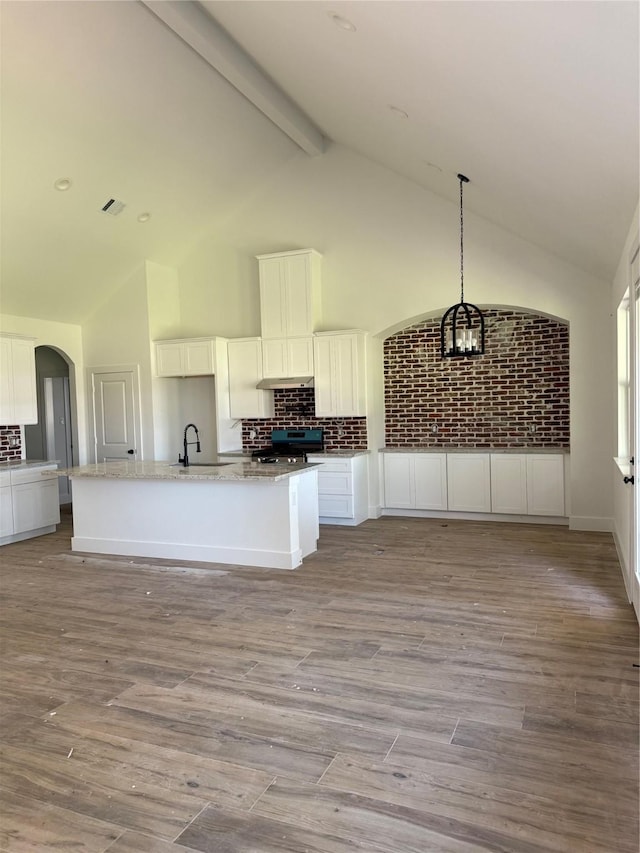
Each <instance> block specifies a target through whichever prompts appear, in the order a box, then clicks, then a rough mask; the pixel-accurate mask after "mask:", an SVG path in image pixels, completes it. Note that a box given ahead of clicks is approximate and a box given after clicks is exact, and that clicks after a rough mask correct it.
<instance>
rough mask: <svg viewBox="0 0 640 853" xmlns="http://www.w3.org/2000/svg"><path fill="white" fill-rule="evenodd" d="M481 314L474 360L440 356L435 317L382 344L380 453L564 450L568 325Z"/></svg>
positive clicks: (566, 443)
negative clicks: (481, 349) (480, 342)
mask: <svg viewBox="0 0 640 853" xmlns="http://www.w3.org/2000/svg"><path fill="white" fill-rule="evenodd" d="M484 316H485V324H486V325H485V354H484V356H479V357H477V358H445V359H443V358H441V356H440V319H439V318H438V319H437V320H427V321H425V322H422V323H418V324H416V325H415V326H410V327H408V328H406V329H403V330H402V331H400V332H398V333H397V334H395V335H392V336H391V337H390V338H387V340H386V341H385V344H384V386H385V435H386V445H387V447H419V446H429V447H447V446H452V445H453V446H460V447H478V448H491V447H527V446H536V447H550V448H551V447H554V448H557V447H563V448H566V447H569V327H568V326H567V325H565V324H564V323H559V322H557V321H555V320H550V319H548V318H546V317H541V316H539V315H536V314H528V313H523V312H518V311H498V310H495V311H486V312H484Z"/></svg>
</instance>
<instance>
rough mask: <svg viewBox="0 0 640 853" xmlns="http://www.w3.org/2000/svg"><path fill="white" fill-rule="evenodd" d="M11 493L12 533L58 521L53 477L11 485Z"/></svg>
mask: <svg viewBox="0 0 640 853" xmlns="http://www.w3.org/2000/svg"><path fill="white" fill-rule="evenodd" d="M12 493H13V494H12V497H13V500H12V504H13V526H14V533H26V532H27V531H28V530H37V529H38V528H39V527H49V526H50V525H52V524H57V523H58V522H59V521H60V505H59V503H58V484H57V481H56V480H55V479H51V480H44V479H43V482H37V483H22V484H20V485H18V486H12Z"/></svg>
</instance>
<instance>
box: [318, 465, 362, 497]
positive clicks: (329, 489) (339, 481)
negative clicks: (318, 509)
mask: <svg viewBox="0 0 640 853" xmlns="http://www.w3.org/2000/svg"><path fill="white" fill-rule="evenodd" d="M318 493H319V494H321V495H351V494H353V478H352V476H351V472H350V471H349V473H347V474H334V473H332V472H331V471H325V470H324V468H321V469H320V471H319V472H318Z"/></svg>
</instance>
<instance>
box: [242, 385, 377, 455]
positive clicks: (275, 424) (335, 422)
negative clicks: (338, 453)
mask: <svg viewBox="0 0 640 853" xmlns="http://www.w3.org/2000/svg"><path fill="white" fill-rule="evenodd" d="M273 395H274V417H273V418H248V419H246V420H243V421H242V448H243V450H258V449H259V448H261V447H265V446H267V445H269V444H271V430H273V429H317V428H321V429H323V430H324V444H325V449H326V450H366V449H367V419H366V418H317V417H316V416H315V414H314V411H315V397H314V390H313V388H297V389H292V390H285V389H283V388H279V389H277V390H275V391H274V392H273ZM251 430H255V438H251V437H250V433H251Z"/></svg>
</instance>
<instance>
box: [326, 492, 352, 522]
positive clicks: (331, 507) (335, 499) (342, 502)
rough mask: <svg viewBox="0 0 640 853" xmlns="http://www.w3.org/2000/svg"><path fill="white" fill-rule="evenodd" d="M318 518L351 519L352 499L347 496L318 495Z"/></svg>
mask: <svg viewBox="0 0 640 853" xmlns="http://www.w3.org/2000/svg"><path fill="white" fill-rule="evenodd" d="M318 509H319V512H320V517H321V518H322V517H325V518H327V517H328V518H353V517H354V514H353V497H351V496H347V495H319V497H318Z"/></svg>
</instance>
